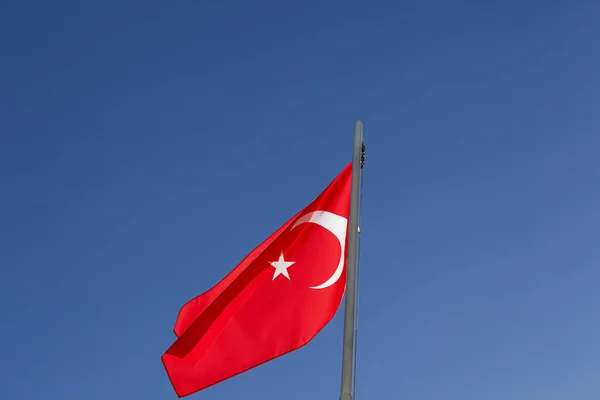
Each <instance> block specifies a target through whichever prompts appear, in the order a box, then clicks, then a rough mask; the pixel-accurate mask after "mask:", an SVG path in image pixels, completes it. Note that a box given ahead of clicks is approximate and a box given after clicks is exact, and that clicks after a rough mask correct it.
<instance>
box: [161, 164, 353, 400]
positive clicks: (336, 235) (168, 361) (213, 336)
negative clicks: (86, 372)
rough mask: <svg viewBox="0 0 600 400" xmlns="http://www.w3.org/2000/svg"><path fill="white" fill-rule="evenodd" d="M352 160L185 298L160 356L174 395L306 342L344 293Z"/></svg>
mask: <svg viewBox="0 0 600 400" xmlns="http://www.w3.org/2000/svg"><path fill="white" fill-rule="evenodd" d="M351 178H352V163H350V164H349V165H348V166H346V168H344V170H343V171H342V172H341V173H340V174H339V175H338V176H337V177H336V178H335V179H334V180H333V182H331V184H330V185H329V186H328V187H327V188H326V189H325V190H324V191H323V192H322V193H321V194H320V195H319V196H318V197H317V198H316V199H315V200H314V201H313V202H312V203H310V204H309V205H308V206H306V207H305V208H304V209H303V210H301V211H300V212H298V213H297V214H296V215H294V216H293V217H292V218H291V219H290V220H289V221H287V222H286V223H285V224H283V226H281V227H280V228H279V229H277V230H276V231H275V232H274V233H273V234H272V235H271V236H269V237H268V238H267V239H266V240H265V241H264V242H263V243H261V244H260V245H259V246H258V247H257V248H255V249H254V250H252V252H250V254H248V255H247V256H246V258H244V259H243V260H242V262H241V263H240V264H239V265H238V266H237V267H236V268H235V269H234V270H233V271H231V272H230V273H229V274H228V275H227V276H226V277H225V278H223V280H221V281H220V282H219V283H217V284H216V285H215V286H214V287H213V288H212V289H210V290H208V291H207V292H205V293H203V294H201V295H199V296H198V297H196V298H194V299H192V300H190V301H189V302H188V303H187V304H185V305H184V306H183V307H182V308H181V310H180V312H179V316H178V317H177V321H176V322H175V335H177V340H176V341H175V343H173V345H172V346H171V347H170V348H169V349H168V350H167V351H166V352H165V353H164V354H163V356H162V362H163V364H164V367H165V369H166V371H167V374H168V376H169V379H170V380H171V383H172V385H173V388H174V389H175V392H176V393H177V395H178V396H179V397H184V396H187V395H190V394H192V393H195V392H198V391H200V390H202V389H205V388H207V387H209V386H211V385H214V384H216V383H219V382H221V381H223V380H225V379H228V378H231V377H232V376H234V375H237V374H240V373H242V372H244V371H247V370H249V369H251V368H254V367H256V366H258V365H260V364H263V363H265V362H267V361H270V360H272V359H274V358H276V357H279V356H282V355H284V354H286V353H289V352H291V351H293V350H296V349H298V348H299V347H301V346H303V345H305V344H306V343H308V342H309V341H310V340H312V338H314V337H315V336H316V335H317V334H318V333H319V331H321V329H323V327H325V325H327V323H329V321H330V320H331V319H332V318H333V316H334V314H335V313H336V311H337V310H338V308H339V306H340V303H341V300H342V297H343V295H344V291H345V287H346V284H345V281H346V250H347V229H348V219H349V213H350V186H351V181H352V179H351Z"/></svg>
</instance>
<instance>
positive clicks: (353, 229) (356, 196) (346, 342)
mask: <svg viewBox="0 0 600 400" xmlns="http://www.w3.org/2000/svg"><path fill="white" fill-rule="evenodd" d="M363 156H364V141H363V124H362V122H361V121H356V122H355V123H354V153H353V156H352V188H351V193H350V221H349V226H348V259H347V263H346V264H347V267H346V304H345V308H344V336H343V346H342V387H341V394H340V398H339V400H353V399H352V396H353V393H352V388H353V379H354V371H353V369H354V356H355V354H354V349H355V347H354V340H355V338H354V334H355V316H356V289H357V287H356V286H357V281H356V264H357V254H358V228H359V227H358V219H359V215H360V214H359V213H360V194H361V193H360V191H361V170H362V167H363V161H364V158H363Z"/></svg>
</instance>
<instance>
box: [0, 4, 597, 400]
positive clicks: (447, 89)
mask: <svg viewBox="0 0 600 400" xmlns="http://www.w3.org/2000/svg"><path fill="white" fill-rule="evenodd" d="M599 13H600V5H598V4H594V2H591V1H587V2H584V1H566V0H565V1H552V0H551V1H520V2H517V1H511V0H509V1H502V2H493V3H492V2H479V1H459V2H444V1H429V2H422V1H419V2H416V1H408V2H392V1H389V2H377V1H374V2H354V1H346V2H338V3H334V2H326V3H324V2H313V1H308V2H302V3H297V4H291V3H285V2H276V1H254V2H241V1H221V2H158V1H144V2H142V1H127V0H123V1H119V2H111V1H104V2H93V3H92V2H79V1H70V2H66V1H54V2H47V1H44V2H42V1H29V2H28V1H21V2H16V1H13V2H5V3H3V4H2V5H1V6H0V51H1V53H0V59H1V62H0V72H1V74H0V183H1V186H0V316H1V318H0V327H1V329H0V343H3V348H2V351H1V353H0V354H1V356H0V377H1V379H0V398H3V399H4V398H6V399H9V398H11V399H19V400H20V399H40V398H46V399H77V400H79V399H86V400H96V399H106V398H115V399H144V400H158V399H174V398H175V394H174V392H173V390H172V389H171V387H170V384H169V382H168V379H167V377H166V374H165V373H164V370H163V368H162V365H161V362H160V355H161V354H162V352H163V351H164V350H165V349H166V348H167V347H168V346H169V345H170V344H171V343H172V341H173V338H174V336H173V334H172V326H173V323H174V321H175V317H176V315H177V311H178V310H179V307H180V306H181V305H183V303H184V302H185V301H187V300H188V299H189V298H190V297H192V296H195V295H196V294H199V293H201V292H202V291H204V290H206V289H207V288H209V287H211V286H212V285H213V284H214V283H216V282H217V281H218V280H219V279H220V278H221V277H222V276H224V275H225V274H226V273H227V272H228V271H229V270H230V269H232V268H233V267H234V266H235V265H236V264H237V262H238V261H239V260H240V259H241V258H242V257H243V256H244V255H245V254H246V253H247V252H248V251H250V250H251V249H252V248H253V247H254V246H256V245H257V244H258V243H259V242H261V241H262V240H263V239H264V238H265V237H266V236H267V235H269V234H270V233H271V232H272V231H273V230H274V229H276V228H277V227H278V226H279V225H280V224H281V223H283V222H284V221H286V220H287V219H288V218H289V217H290V216H291V215H293V214H294V213H295V212H297V211H298V210H299V209H300V208H302V207H304V205H306V204H307V203H308V202H309V201H310V200H312V199H313V198H314V196H316V195H317V194H318V193H319V192H320V191H321V190H322V189H323V188H324V187H325V186H326V185H327V184H328V183H329V182H330V181H331V179H333V177H334V176H335V175H336V174H337V173H338V172H339V171H340V170H341V169H342V168H343V166H344V165H346V163H347V162H348V161H349V160H350V157H351V149H352V127H353V123H354V120H355V119H362V120H363V121H364V124H365V138H366V141H367V165H366V169H365V175H364V194H363V196H364V209H363V227H362V228H363V238H362V249H361V255H362V261H361V265H362V270H361V292H360V296H361V297H360V334H359V339H360V342H359V352H358V360H359V361H358V368H359V370H358V381H357V394H358V397H357V398H358V399H367V398H373V399H375V398H383V399H396V398H397V399H419V400H429V399H436V400H438V399H444V400H469V399H473V400H481V399H485V400H505V399H512V400H521V399H523V400H532V399H543V400H563V399H597V398H598V397H599V396H600V380H599V379H598V370H599V369H600V341H599V340H598V338H599V337H600V323H599V322H598V315H599V313H600V291H598V287H599V284H600V268H599V267H598V265H599V262H600V246H599V245H598V242H599V240H600V228H599V227H600V211H599V204H600V183H599V182H600V157H599V156H598V149H599V148H600V117H599V115H598V109H599V106H600V79H599V78H598V76H599V75H598V72H597V71H600V51H599V48H598V43H599V42H600V25H599V24H598V20H599V18H598V15H600V14H599ZM340 317H341V313H339V314H338V316H337V317H336V318H335V319H334V320H333V321H332V322H331V324H330V325H328V327H327V328H326V329H325V330H324V331H323V332H322V333H321V334H320V335H319V336H318V337H317V338H315V340H314V341H313V342H311V343H310V344H309V345H308V346H306V347H304V348H303V349H301V350H300V351H297V352H295V353H293V354H290V355H288V356H286V357H283V358H280V359H278V360H276V361H273V362H271V363H269V364H266V365H264V366H262V367H260V368H257V369H255V370H252V371H250V372H248V373H246V374H243V375H241V376H239V377H236V378H234V379H231V380H229V381H226V382H224V383H222V384H219V385H217V386H214V387H212V388H210V389H208V390H206V391H204V392H201V393H200V394H197V395H194V396H193V398H198V399H207V400H211V399H226V398H262V399H265V400H271V399H290V400H294V399H307V398H310V399H337V396H338V391H339V374H340V358H341V326H342V325H341V324H342V320H341V318H340Z"/></svg>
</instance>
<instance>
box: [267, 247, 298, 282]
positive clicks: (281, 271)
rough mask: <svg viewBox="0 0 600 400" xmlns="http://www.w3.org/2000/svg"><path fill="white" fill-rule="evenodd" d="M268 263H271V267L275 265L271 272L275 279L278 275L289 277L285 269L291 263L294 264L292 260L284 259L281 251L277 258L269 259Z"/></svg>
mask: <svg viewBox="0 0 600 400" xmlns="http://www.w3.org/2000/svg"><path fill="white" fill-rule="evenodd" d="M269 264H271V265H272V266H273V267H275V273H274V274H273V280H275V278H277V277H278V276H279V275H283V276H285V277H286V278H288V279H290V276H289V275H288V271H287V269H288V268H289V267H290V266H291V265H292V264H294V261H285V260H284V258H283V252H281V255H280V256H279V260H277V261H271V262H270V263H269Z"/></svg>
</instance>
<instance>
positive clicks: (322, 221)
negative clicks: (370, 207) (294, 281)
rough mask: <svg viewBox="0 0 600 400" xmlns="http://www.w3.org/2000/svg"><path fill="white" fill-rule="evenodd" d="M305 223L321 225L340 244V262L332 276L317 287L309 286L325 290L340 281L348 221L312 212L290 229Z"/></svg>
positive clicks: (323, 213)
mask: <svg viewBox="0 0 600 400" xmlns="http://www.w3.org/2000/svg"><path fill="white" fill-rule="evenodd" d="M305 223H312V224H317V225H321V226H322V227H323V228H325V229H327V230H328V231H329V232H331V233H333V234H334V235H335V237H336V238H337V240H338V241H339V242H340V250H341V252H340V261H339V262H338V266H337V268H336V269H335V272H334V273H333V275H331V277H330V278H329V279H327V280H326V281H325V282H323V283H322V284H320V285H318V286H310V288H311V289H325V288H326V287H329V286H331V285H333V284H334V283H336V282H337V281H338V279H340V276H342V272H343V270H344V256H345V253H346V252H345V250H346V228H347V227H348V220H347V219H346V218H344V217H340V216H339V215H337V214H333V213H330V212H329V211H313V212H311V213H308V214H305V215H303V216H302V217H301V218H300V219H298V221H296V223H295V224H294V226H292V229H294V228H295V227H297V226H298V225H301V224H305ZM290 230H291V229H290Z"/></svg>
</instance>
